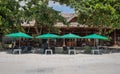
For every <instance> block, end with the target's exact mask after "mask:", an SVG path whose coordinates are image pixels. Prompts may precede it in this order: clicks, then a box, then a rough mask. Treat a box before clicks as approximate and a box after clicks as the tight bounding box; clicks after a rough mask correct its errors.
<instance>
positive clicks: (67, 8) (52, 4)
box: [49, 1, 74, 13]
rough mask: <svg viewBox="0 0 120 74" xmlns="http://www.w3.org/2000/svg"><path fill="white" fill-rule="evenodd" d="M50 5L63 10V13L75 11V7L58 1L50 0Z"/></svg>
mask: <svg viewBox="0 0 120 74" xmlns="http://www.w3.org/2000/svg"><path fill="white" fill-rule="evenodd" d="M49 7H52V8H53V9H55V10H57V11H61V12H62V13H74V9H72V8H70V7H68V6H66V5H65V4H63V5H60V4H59V3H58V2H55V3H54V2H53V1H49Z"/></svg>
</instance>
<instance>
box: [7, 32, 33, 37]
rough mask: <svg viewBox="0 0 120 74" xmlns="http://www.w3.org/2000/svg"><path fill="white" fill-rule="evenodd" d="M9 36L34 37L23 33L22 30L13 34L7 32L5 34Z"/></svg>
mask: <svg viewBox="0 0 120 74" xmlns="http://www.w3.org/2000/svg"><path fill="white" fill-rule="evenodd" d="M5 36H7V37H13V38H33V37H32V36H30V35H28V34H25V33H22V32H18V33H11V34H7V35H5Z"/></svg>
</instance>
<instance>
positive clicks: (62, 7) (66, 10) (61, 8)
mask: <svg viewBox="0 0 120 74" xmlns="http://www.w3.org/2000/svg"><path fill="white" fill-rule="evenodd" d="M20 4H21V5H22V6H24V5H25V2H24V1H21V2H20ZM49 7H52V8H53V9H55V10H57V11H61V13H74V9H72V8H70V7H69V6H66V5H65V4H63V5H60V4H59V2H55V3H54V2H53V1H49Z"/></svg>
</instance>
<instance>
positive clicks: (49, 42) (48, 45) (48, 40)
mask: <svg viewBox="0 0 120 74" xmlns="http://www.w3.org/2000/svg"><path fill="white" fill-rule="evenodd" d="M49 41H50V39H48V48H50V44H49V43H50V42H49Z"/></svg>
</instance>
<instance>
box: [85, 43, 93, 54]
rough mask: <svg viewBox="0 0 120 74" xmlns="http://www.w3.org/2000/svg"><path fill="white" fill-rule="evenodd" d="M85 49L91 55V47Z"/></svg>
mask: <svg viewBox="0 0 120 74" xmlns="http://www.w3.org/2000/svg"><path fill="white" fill-rule="evenodd" d="M84 49H85V53H91V50H92V49H91V48H90V47H89V46H87V45H86V46H84Z"/></svg>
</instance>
